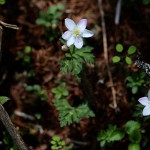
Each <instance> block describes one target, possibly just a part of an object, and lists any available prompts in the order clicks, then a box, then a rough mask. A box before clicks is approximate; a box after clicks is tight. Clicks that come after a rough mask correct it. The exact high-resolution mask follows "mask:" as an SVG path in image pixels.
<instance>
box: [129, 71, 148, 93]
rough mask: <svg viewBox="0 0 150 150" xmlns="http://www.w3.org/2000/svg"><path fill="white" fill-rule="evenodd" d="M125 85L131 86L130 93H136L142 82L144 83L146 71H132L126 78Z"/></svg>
mask: <svg viewBox="0 0 150 150" xmlns="http://www.w3.org/2000/svg"><path fill="white" fill-rule="evenodd" d="M126 79H127V87H129V88H131V91H132V94H136V93H137V92H138V90H139V89H140V87H142V85H143V84H146V82H145V81H146V73H145V72H140V73H138V74H137V73H133V74H132V76H128V77H127V78H126Z"/></svg>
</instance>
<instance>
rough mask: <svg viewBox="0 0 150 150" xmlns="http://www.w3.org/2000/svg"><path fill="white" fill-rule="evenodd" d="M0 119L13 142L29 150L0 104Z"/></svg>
mask: <svg viewBox="0 0 150 150" xmlns="http://www.w3.org/2000/svg"><path fill="white" fill-rule="evenodd" d="M0 24H2V25H4V26H6V27H10V28H13V29H18V28H16V27H17V26H15V25H12V26H11V25H10V24H6V23H4V22H2V21H0ZM2 30H3V28H2V26H1V25H0V55H1V43H2ZM0 61H1V57H0ZM0 120H1V121H2V123H3V124H4V126H5V128H6V129H7V131H8V133H9V134H10V136H11V138H12V140H13V142H14V143H15V144H16V146H17V147H18V149H19V150H28V148H27V147H26V145H25V143H24V142H23V140H22V138H21V136H20V135H19V134H18V133H17V130H16V128H15V127H14V125H13V123H12V122H11V120H10V118H9V115H8V113H7V112H6V110H5V109H4V107H3V106H2V105H1V104H0Z"/></svg>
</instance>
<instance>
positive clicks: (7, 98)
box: [0, 96, 10, 105]
mask: <svg viewBox="0 0 150 150" xmlns="http://www.w3.org/2000/svg"><path fill="white" fill-rule="evenodd" d="M8 100H10V99H9V97H6V96H0V104H2V105H3V104H4V103H6V102H7V101H8Z"/></svg>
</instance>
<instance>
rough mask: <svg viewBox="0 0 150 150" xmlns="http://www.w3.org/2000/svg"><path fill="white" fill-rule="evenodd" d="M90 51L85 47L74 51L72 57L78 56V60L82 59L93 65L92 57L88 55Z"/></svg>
mask: <svg viewBox="0 0 150 150" xmlns="http://www.w3.org/2000/svg"><path fill="white" fill-rule="evenodd" d="M92 50H93V48H92V47H89V46H86V47H83V48H82V49H80V50H76V51H75V55H74V56H78V58H79V59H80V60H81V59H83V60H84V61H85V62H87V63H94V55H93V54H92V53H90V52H92Z"/></svg>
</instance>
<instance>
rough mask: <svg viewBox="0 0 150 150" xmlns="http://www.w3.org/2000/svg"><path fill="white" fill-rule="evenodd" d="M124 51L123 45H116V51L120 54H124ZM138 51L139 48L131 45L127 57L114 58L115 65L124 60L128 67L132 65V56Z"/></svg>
mask: <svg viewBox="0 0 150 150" xmlns="http://www.w3.org/2000/svg"><path fill="white" fill-rule="evenodd" d="M123 49H124V47H123V45H122V44H117V45H116V51H117V52H118V53H122V52H123ZM136 51H137V48H136V47H135V46H134V45H131V46H130V47H129V48H128V50H127V54H126V56H125V57H121V56H118V55H116V56H113V58H112V61H113V63H118V62H120V61H121V59H124V60H125V62H126V63H127V64H128V65H130V64H132V58H131V56H132V54H134V53H135V52H136Z"/></svg>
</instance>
